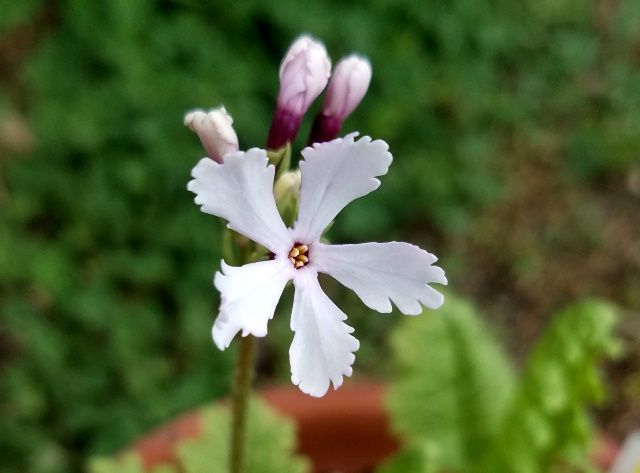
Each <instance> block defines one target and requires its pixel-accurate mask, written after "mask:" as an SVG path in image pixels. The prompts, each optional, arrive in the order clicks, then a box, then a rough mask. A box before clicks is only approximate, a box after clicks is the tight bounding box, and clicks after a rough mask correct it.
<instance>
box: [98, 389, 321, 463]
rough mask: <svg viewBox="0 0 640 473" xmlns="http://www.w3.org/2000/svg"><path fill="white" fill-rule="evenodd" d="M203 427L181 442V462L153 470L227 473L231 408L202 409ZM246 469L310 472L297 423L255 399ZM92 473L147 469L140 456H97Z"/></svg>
mask: <svg viewBox="0 0 640 473" xmlns="http://www.w3.org/2000/svg"><path fill="white" fill-rule="evenodd" d="M201 416H202V420H201V421H202V423H203V431H202V434H201V435H200V436H199V437H198V438H197V439H195V440H183V441H182V443H180V444H179V445H178V446H177V450H178V454H177V457H178V460H179V464H178V465H177V466H176V467H175V468H174V467H173V466H168V465H159V466H157V467H155V468H154V469H153V471H152V472H151V473H178V472H180V473H223V472H225V471H228V460H229V459H228V452H229V439H230V435H229V429H230V421H231V418H230V415H229V409H228V408H226V407H223V406H214V407H208V408H205V409H202V411H201ZM248 419H249V422H248V424H247V457H246V465H245V471H246V473H281V472H287V473H307V472H308V471H309V463H308V461H307V460H306V459H304V458H302V457H300V456H298V455H296V454H295V448H296V443H297V438H296V432H295V425H294V423H293V421H292V420H291V419H286V418H284V417H282V416H280V415H278V414H276V413H275V412H273V411H272V410H271V408H270V407H269V406H267V405H266V404H265V403H264V402H263V401H260V400H258V399H255V400H253V401H252V403H251V404H250V407H249V417H248ZM89 473H144V470H143V468H142V466H141V463H140V460H139V457H138V456H137V455H136V454H135V453H129V454H127V455H125V456H124V457H123V458H115V459H114V458H94V459H92V460H91V462H90V465H89Z"/></svg>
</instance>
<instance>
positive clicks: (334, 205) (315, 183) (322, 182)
mask: <svg viewBox="0 0 640 473" xmlns="http://www.w3.org/2000/svg"><path fill="white" fill-rule="evenodd" d="M356 135H357V133H351V134H350V135H347V136H345V137H344V138H338V139H335V140H333V141H329V142H328V143H316V144H314V145H313V147H308V148H305V149H304V150H303V151H302V155H303V156H304V160H302V161H300V171H301V172H302V184H301V186H300V207H299V209H300V210H299V211H298V220H297V221H296V224H295V227H294V234H295V236H296V238H297V240H299V241H316V240H319V239H320V236H321V234H322V231H323V230H324V229H325V228H326V227H327V225H328V224H329V223H330V222H331V221H332V220H333V219H334V218H335V216H336V215H338V213H339V212H340V211H341V210H342V209H343V208H344V207H345V206H346V205H347V204H348V203H349V202H351V201H352V200H355V199H357V198H358V197H362V196H364V195H367V194H368V193H369V192H371V191H374V190H376V189H377V188H378V186H379V185H380V181H379V180H378V179H376V176H382V175H384V174H386V173H387V170H388V169H389V165H390V164H391V161H392V159H393V158H392V157H391V153H389V151H388V149H389V146H388V145H387V143H385V142H384V141H381V140H376V141H371V138H369V137H368V136H364V137H362V138H360V139H359V140H358V141H354V138H355V137H356Z"/></svg>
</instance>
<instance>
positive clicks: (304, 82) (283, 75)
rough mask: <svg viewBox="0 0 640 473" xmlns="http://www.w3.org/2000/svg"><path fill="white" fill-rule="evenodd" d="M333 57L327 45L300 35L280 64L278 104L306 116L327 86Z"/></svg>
mask: <svg viewBox="0 0 640 473" xmlns="http://www.w3.org/2000/svg"><path fill="white" fill-rule="evenodd" d="M330 74H331V60H330V59H329V55H328V54H327V50H326V49H325V47H324V45H323V44H322V43H320V42H319V41H315V40H314V39H313V38H311V37H309V36H300V37H299V38H298V39H297V40H296V41H295V42H294V43H293V44H292V45H291V47H290V48H289V51H287V54H286V55H285V56H284V59H283V60H282V65H281V66H280V93H279V94H278V106H280V107H283V108H286V109H287V110H289V111H290V112H292V113H294V114H297V115H304V113H305V112H306V111H307V110H308V109H309V106H310V105H311V103H312V102H313V101H314V100H315V99H316V98H317V97H318V95H320V93H321V92H322V91H323V90H324V88H325V87H326V85H327V81H328V80H329V75H330Z"/></svg>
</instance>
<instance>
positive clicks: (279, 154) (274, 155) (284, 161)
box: [267, 143, 291, 180]
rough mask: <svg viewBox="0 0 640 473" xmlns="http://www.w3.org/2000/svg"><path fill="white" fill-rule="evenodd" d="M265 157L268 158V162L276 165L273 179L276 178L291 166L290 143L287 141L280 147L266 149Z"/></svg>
mask: <svg viewBox="0 0 640 473" xmlns="http://www.w3.org/2000/svg"><path fill="white" fill-rule="evenodd" d="M267 157H268V158H269V164H273V165H274V166H275V167H276V176H275V179H276V180H277V179H278V178H279V177H280V176H281V175H282V173H284V172H285V171H288V170H289V167H290V166H291V143H287V144H286V145H284V146H283V147H282V148H280V149H276V150H272V149H270V150H267Z"/></svg>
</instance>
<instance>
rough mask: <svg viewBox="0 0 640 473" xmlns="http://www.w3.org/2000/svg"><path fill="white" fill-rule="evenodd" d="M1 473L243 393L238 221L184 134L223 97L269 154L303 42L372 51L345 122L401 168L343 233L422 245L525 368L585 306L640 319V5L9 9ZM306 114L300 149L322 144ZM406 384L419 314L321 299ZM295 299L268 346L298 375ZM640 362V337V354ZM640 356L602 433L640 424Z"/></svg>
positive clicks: (372, 358)
mask: <svg viewBox="0 0 640 473" xmlns="http://www.w3.org/2000/svg"><path fill="white" fill-rule="evenodd" d="M0 12H1V14H0V317H1V323H0V393H1V394H0V396H1V398H0V416H1V420H0V422H1V423H2V425H1V426H0V452H2V454H1V455H0V472H2V473H5V472H18V471H20V472H28V473H29V472H33V473H58V472H73V471H78V470H79V469H80V467H81V465H82V464H83V462H84V459H85V458H86V456H87V455H89V454H96V453H109V452H112V451H114V450H116V449H117V448H119V447H121V446H123V445H125V444H126V443H127V442H129V441H131V440H132V439H134V438H135V437H136V436H137V435H139V434H141V433H142V432H144V431H145V430H147V429H148V428H149V427H151V426H153V425H155V424H157V423H158V422H160V421H162V420H164V419H167V418H168V417H170V416H172V415H173V414H175V413H177V412H181V411H183V410H184V409H187V408H189V407H191V406H195V405H198V404H200V403H202V402H204V401H207V400H209V399H211V398H213V397H216V396H221V395H224V394H225V393H226V392H227V391H228V378H229V376H228V373H229V368H230V363H231V361H232V359H233V351H231V352H229V353H219V352H218V351H217V350H216V349H214V347H213V346H212V344H211V341H210V334H209V330H210V325H211V322H212V320H213V316H214V314H215V308H216V306H217V296H216V294H215V292H214V291H213V290H212V288H211V284H210V280H211V275H212V273H213V271H214V269H215V268H216V267H217V265H218V261H219V259H220V255H219V245H218V237H217V235H218V230H219V228H218V224H217V222H216V221H215V219H213V218H207V217H206V216H204V215H202V214H200V213H199V212H198V210H197V207H196V206H195V205H193V203H192V197H191V196H190V195H189V194H188V193H187V192H186V190H185V185H186V181H187V179H188V175H189V171H190V168H191V167H192V166H193V164H194V163H195V162H196V160H197V159H199V158H200V157H201V156H202V153H203V152H202V150H201V149H200V145H199V143H198V142H197V139H196V137H195V136H193V135H192V134H191V133H190V132H189V131H188V130H187V129H186V128H184V127H183V126H182V123H181V120H182V116H183V113H184V112H185V111H186V110H188V109H190V108H193V107H195V106H202V107H208V106H216V105H218V104H220V103H224V104H225V105H226V107H227V109H228V110H229V111H230V112H231V113H232V114H233V117H234V120H235V122H234V125H235V127H236V130H237V132H238V135H239V136H240V140H241V146H242V147H250V146H259V145H262V144H264V142H265V141H266V134H267V130H268V126H269V121H270V115H271V113H272V108H273V103H274V101H275V95H276V92H277V67H278V64H279V61H280V59H281V55H282V53H283V52H284V51H285V49H286V48H287V46H288V44H289V43H290V41H292V40H293V39H294V38H295V37H296V36H297V35H298V34H299V33H300V32H303V31H307V32H310V33H312V34H314V35H315V36H317V37H319V38H321V39H323V40H324V41H325V43H326V45H327V48H328V50H329V52H330V54H331V55H332V56H333V58H334V60H337V59H338V58H339V57H340V56H341V55H343V54H346V53H349V52H352V51H359V52H361V53H362V54H365V55H367V56H369V57H370V59H371V62H372V64H373V67H374V78H373V82H372V85H371V89H370V92H369V94H368V96H367V98H366V100H365V101H364V103H363V104H362V106H361V107H360V108H359V109H358V110H357V111H356V113H355V114H354V116H353V117H352V118H350V119H349V120H348V122H347V125H346V129H345V131H349V130H352V129H358V130H360V131H361V132H363V133H366V134H370V135H372V136H376V137H381V138H384V139H385V140H387V141H388V142H389V143H390V145H391V149H392V151H393V153H394V156H395V162H394V165H393V167H392V170H391V172H390V174H389V175H388V176H387V177H385V178H384V182H383V186H382V187H381V188H380V190H379V191H377V192H376V193H374V194H372V195H371V196H369V197H368V198H366V199H364V200H362V201H361V202H358V203H357V204H355V205H353V206H351V207H350V208H349V209H348V210H347V211H345V212H344V213H343V214H342V215H341V216H340V218H339V219H338V221H337V222H336V225H335V227H334V229H333V232H332V237H333V238H334V239H335V240H336V241H352V240H353V241H358V240H391V239H402V240H410V241H413V242H416V243H420V244H422V245H423V246H424V247H426V248H429V249H430V250H432V251H434V252H436V253H437V254H438V255H441V256H442V264H443V266H444V267H445V268H446V270H447V272H448V275H449V276H450V278H449V279H450V285H451V287H453V288H455V290H456V291H457V292H462V293H465V294H466V295H467V296H470V297H471V298H473V299H474V300H475V301H476V303H477V304H478V305H480V306H482V307H483V308H484V309H485V312H486V313H487V314H490V315H489V317H488V318H489V320H490V321H491V322H492V324H493V327H495V329H496V330H497V332H499V334H500V336H501V337H500V338H502V339H503V340H504V341H505V343H506V345H507V347H508V348H509V349H510V352H511V353H512V354H513V356H514V359H515V360H516V362H517V361H518V360H521V359H522V358H523V357H524V354H525V353H526V352H527V351H528V349H529V347H530V346H531V343H532V341H533V340H534V339H535V338H536V337H537V335H538V334H539V332H540V328H541V327H542V325H544V324H546V322H547V320H546V318H547V315H546V314H551V313H553V312H554V311H555V310H557V309H559V308H561V307H564V306H565V305H566V304H567V302H569V301H570V300H572V299H573V298H574V297H576V296H580V295H587V294H590V295H599V296H606V297H608V298H609V299H612V300H614V301H615V302H617V303H618V305H620V306H621V307H623V308H624V309H625V310H626V312H625V313H626V314H627V317H626V318H625V320H623V322H622V331H623V336H624V337H627V338H633V337H638V332H639V330H638V320H639V319H638V311H640V271H638V269H639V267H640V225H639V224H640V218H639V216H638V211H637V209H638V203H639V199H640V160H639V159H638V153H639V151H638V150H639V149H640V133H638V130H640V54H639V53H640V30H638V28H637V25H638V24H639V22H640V3H638V2H636V1H634V0H619V1H611V0H597V1H596V0H593V1H583V0H546V1H544V0H543V1H540V0H536V1H534V0H525V1H522V2H509V1H506V0H504V1H503V0H473V1H471V0H469V1H466V0H459V1H455V2H444V1H437V0H429V1H425V2H422V1H391V0H375V1H373V2H369V3H368V4H367V5H366V6H364V5H362V4H361V3H358V2H342V1H340V2H339V1H328V2H306V1H303V2H288V1H287V2H258V1H254V0H249V1H243V2H231V3H229V2H220V1H217V0H215V1H209V2H197V1H195V0H173V1H171V0H163V1H160V0H157V1H152V0H111V1H103V0H101V1H94V2H87V1H84V0H25V1H21V2H12V1H9V0H0ZM308 126H309V123H305V126H304V127H303V130H302V132H301V136H300V140H299V143H298V147H299V146H301V145H303V144H304V140H305V139H306V132H307V130H308ZM323 284H325V286H326V287H327V288H328V289H329V290H330V291H331V292H333V293H334V294H335V295H336V297H338V305H340V306H341V307H343V308H344V309H345V311H346V312H347V313H349V314H350V316H351V320H352V321H353V323H354V324H355V325H356V329H357V331H358V333H359V335H360V338H361V339H362V341H363V346H362V348H361V351H360V353H359V358H358V361H357V367H356V374H357V375H360V376H366V375H367V374H370V375H375V376H380V375H382V374H384V373H388V372H390V371H391V370H392V368H391V367H390V366H389V364H388V363H386V359H387V357H386V354H387V353H388V349H383V350H380V349H375V350H374V349H373V347H379V346H380V341H383V340H385V339H386V334H387V331H388V328H389V327H390V326H392V325H393V324H394V323H395V321H397V317H395V316H394V317H384V318H383V317H378V316H376V315H374V314H369V313H367V312H365V311H364V310H363V308H362V305H361V304H360V303H358V302H357V301H356V299H355V297H354V296H353V295H351V294H349V293H347V292H346V291H342V290H340V289H338V288H336V287H335V286H334V285H333V284H332V283H331V281H326V282H323ZM286 308H287V306H286V304H283V310H282V313H281V314H280V317H279V318H277V320H276V321H274V322H275V323H274V327H273V332H274V333H273V336H272V337H270V338H269V339H267V340H266V341H265V342H264V344H263V345H262V346H261V354H260V374H261V377H262V379H263V381H264V380H269V381H271V380H277V379H285V380H286V379H287V376H286V372H287V362H286V353H287V347H288V343H289V342H290V338H291V335H290V333H289V332H288V328H287V324H288V321H287V320H286V319H287V314H286V312H287V311H286ZM636 346H637V344H636ZM638 364H639V363H638V354H637V353H634V352H633V350H631V351H628V353H627V356H626V357H625V358H623V359H622V361H620V362H619V363H618V364H617V365H612V366H611V367H610V370H609V371H610V376H611V378H612V379H613V380H615V383H614V389H612V390H611V394H610V396H611V397H610V403H609V407H608V408H607V410H606V411H605V413H606V416H603V419H605V418H606V419H607V420H606V422H605V421H603V422H602V423H601V425H602V427H603V428H605V429H607V430H608V431H609V432H611V433H613V434H614V435H622V434H624V433H625V432H626V431H628V429H629V428H630V427H631V426H632V425H634V423H636V424H637V421H638V412H637V410H634V406H633V405H632V399H634V397H635V398H637V397H638V396H639V395H640V387H639V386H640V380H639V379H638V376H633V375H632V374H631V373H633V372H634V371H636V369H637V367H638Z"/></svg>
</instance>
